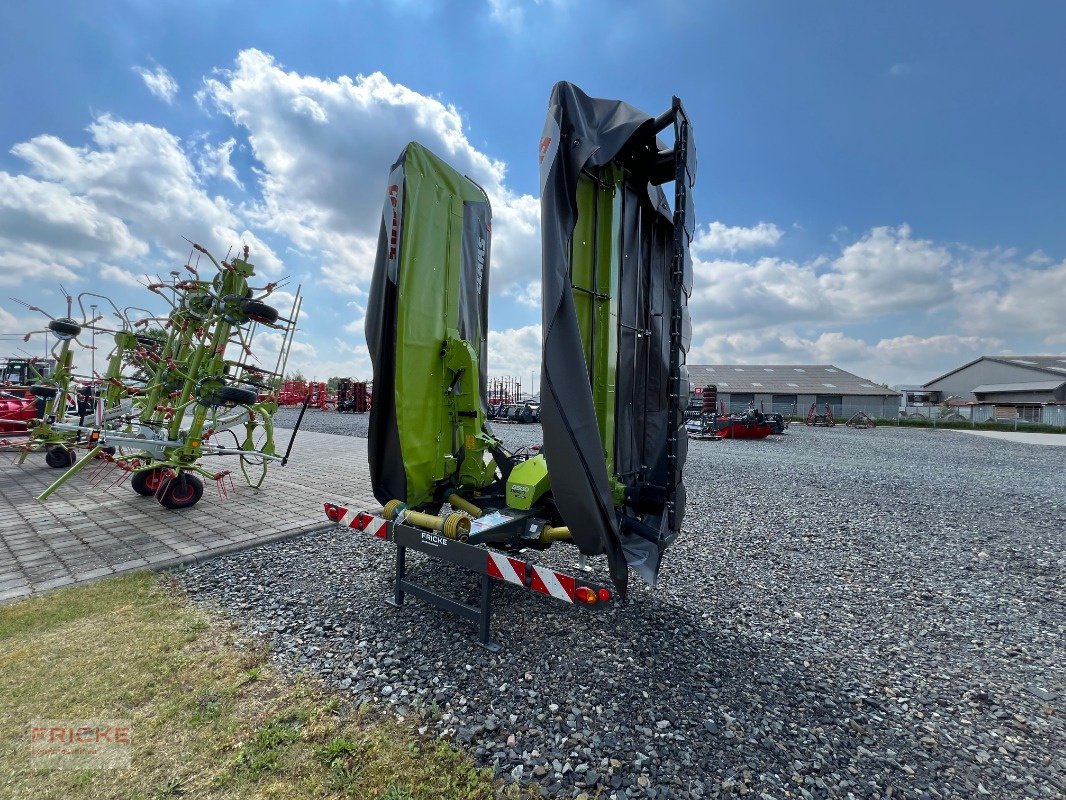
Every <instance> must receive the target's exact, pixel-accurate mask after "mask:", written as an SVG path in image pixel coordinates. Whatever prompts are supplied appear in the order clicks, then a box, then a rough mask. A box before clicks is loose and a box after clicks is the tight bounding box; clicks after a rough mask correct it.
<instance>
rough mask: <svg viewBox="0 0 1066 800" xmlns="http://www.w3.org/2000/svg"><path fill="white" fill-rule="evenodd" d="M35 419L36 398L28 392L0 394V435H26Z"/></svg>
mask: <svg viewBox="0 0 1066 800" xmlns="http://www.w3.org/2000/svg"><path fill="white" fill-rule="evenodd" d="M36 417H37V398H36V397H34V396H33V395H32V394H31V393H30V392H20V391H14V392H0V433H28V431H29V427H30V423H31V422H33V420H34V419H36Z"/></svg>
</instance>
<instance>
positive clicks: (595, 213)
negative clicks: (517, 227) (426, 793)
mask: <svg viewBox="0 0 1066 800" xmlns="http://www.w3.org/2000/svg"><path fill="white" fill-rule="evenodd" d="M667 133H668V141H667V142H666V143H664V142H663V141H661V140H660V139H659V138H658V135H659V134H667ZM540 159H541V165H540V169H541V172H540V176H541V230H542V237H543V239H542V245H543V246H542V258H543V264H542V271H541V275H540V278H541V283H542V287H543V350H542V366H541V375H542V390H541V406H540V415H541V421H542V423H543V426H544V449H543V452H537V451H535V450H523V451H520V452H509V451H508V450H507V449H506V448H504V447H503V445H502V443H501V442H500V440H499V439H498V438H497V437H496V436H495V435H494V434H493V432H492V430H491V428H490V425H489V423H488V421H487V418H488V401H487V392H486V377H485V369H486V365H487V347H486V333H487V328H488V325H487V322H488V286H489V249H490V246H489V244H490V236H489V234H490V230H491V217H490V210H489V204H488V199H487V197H486V196H485V193H484V192H483V191H482V190H481V188H480V187H478V186H477V184H475V183H474V182H473V181H471V180H470V179H469V178H465V177H463V176H461V175H460V174H459V173H457V172H456V171H455V170H454V169H452V168H451V167H449V166H448V165H447V164H445V163H444V162H443V161H442V160H441V159H439V158H438V157H436V156H434V155H433V154H432V153H430V152H429V151H428V150H426V149H425V148H424V147H422V146H421V145H418V144H417V143H412V144H410V145H408V146H407V148H406V149H405V150H404V152H403V153H402V154H401V156H400V158H399V160H398V161H397V162H396V163H395V164H394V165H393V167H392V170H391V172H390V175H389V181H388V190H387V194H386V201H385V205H384V210H383V214H382V221H381V230H380V235H379V241H378V253H377V259H376V262H375V267H374V277H373V282H372V285H371V291H370V297H369V303H368V311H367V320H366V336H367V344H368V346H369V349H370V356H371V360H372V361H373V365H374V404H373V407H372V408H371V411H370V431H369V466H370V475H371V482H372V484H373V490H374V495H375V497H376V498H377V500H378V501H379V502H380V503H381V504H382V506H383V508H382V509H381V510H373V509H371V510H359V509H356V508H353V507H352V506H351V505H350V504H347V503H326V504H325V511H326V516H327V518H329V519H330V520H332V521H334V522H337V523H338V524H340V525H342V526H344V527H348V528H356V529H360V530H364V531H368V532H371V533H374V534H375V535H376V536H378V537H379V538H383V539H387V540H388V541H392V542H393V543H395V544H396V546H397V562H396V577H395V587H396V593H395V598H394V601H395V602H396V603H400V602H402V600H403V597H404V595H405V594H414V595H415V596H417V597H419V598H421V599H423V600H425V601H427V602H430V603H432V604H434V605H437V606H440V607H441V608H445V609H447V610H449V611H452V612H453V613H456V614H458V615H460V616H462V617H465V618H468V619H472V620H475V621H478V622H479V624H480V626H481V643H482V644H483V645H485V646H493V645H492V643H491V641H490V639H489V636H488V618H489V614H490V602H491V591H490V581H492V580H496V581H502V582H506V583H513V584H515V585H519V586H523V587H525V588H529V589H533V590H535V591H538V592H540V593H542V594H545V595H549V596H552V597H555V598H556V599H559V600H562V601H564V602H569V603H572V604H576V605H585V606H595V605H600V606H602V605H603V604H605V603H608V602H610V601H612V600H614V599H616V597H617V599H621V600H622V601H624V600H625V598H626V592H627V586H628V575H629V571H630V569H632V570H633V571H635V572H637V574H639V575H640V576H641V577H643V578H644V579H645V580H646V581H647V582H648V583H650V584H652V585H654V583H655V581H656V579H657V576H658V571H659V564H660V561H661V558H662V555H663V553H664V552H665V550H666V549H667V547H668V546H669V545H670V544H671V543H672V542H673V541H674V539H675V538H676V537H677V535H678V533H679V532H680V530H681V525H682V521H683V518H684V510H685V489H684V483H683V481H682V470H683V467H684V462H685V456H686V452H687V442H688V437H687V435H686V432H685V429H684V417H683V411H684V406H685V404H686V403H687V399H688V379H687V372H686V369H685V366H684V365H685V354H686V352H687V350H688V346H689V341H690V337H691V329H690V324H689V319H688V311H687V300H688V296H689V294H690V293H691V291H692V263H691V259H690V256H689V244H690V242H691V239H692V234H693V229H692V226H693V220H694V217H693V213H692V205H691V196H690V190H691V187H692V185H693V183H694V176H695V166H696V163H695V148H694V144H693V139H692V132H691V128H690V126H689V122H688V117H687V115H686V114H685V110H684V108H683V106H682V104H681V102H680V101H679V100H678V99H677V98H674V99H673V101H672V103H671V106H670V108H669V109H667V111H665V112H664V113H663V114H660V115H659V116H657V117H652V116H649V115H647V114H644V113H642V112H640V111H638V110H636V109H634V108H632V107H631V106H628V105H626V104H625V103H621V102H618V101H612V100H599V99H595V98H590V97H588V96H587V95H585V94H584V93H583V92H581V90H579V89H577V87H575V86H573V85H571V84H568V83H560V84H557V85H556V86H555V88H554V90H553V92H552V95H551V100H550V102H549V110H548V118H547V121H546V124H545V128H544V133H543V135H542V137H541V141H540ZM667 184H672V196H671V197H670V198H669V199H668V198H667V195H666V194H665V192H664V191H663V189H662V187H663V186H664V185H667ZM533 277H534V276H530V278H531V279H532V278H533ZM445 504H447V505H448V507H449V508H447V509H446V508H445ZM559 543H565V545H566V546H573V547H576V548H577V551H578V553H579V554H580V560H581V561H582V562H583V559H584V558H585V557H586V556H598V555H605V556H606V558H607V563H608V568H609V571H610V576H611V581H612V583H613V584H614V586H613V588H612V587H607V586H603V585H598V584H591V583H589V582H588V581H587V580H585V579H583V578H580V577H574V576H572V575H568V574H566V573H561V572H555V571H554V570H550V569H547V568H546V567H542V566H539V565H537V564H536V563H534V562H533V561H527V560H525V558H524V557H522V556H521V555H520V554H521V553H523V552H525V551H528V550H538V549H539V550H543V549H546V548H548V547H552V546H555V545H556V544H559ZM409 548H414V549H417V550H421V551H423V552H426V553H429V554H431V555H433V556H435V557H437V558H439V559H442V560H446V561H451V562H452V563H456V564H459V565H460V566H463V567H465V568H467V569H469V570H471V571H474V572H477V573H479V574H481V575H482V581H483V582H482V598H481V602H480V604H478V605H473V606H470V605H467V604H463V603H457V601H455V600H453V599H450V598H447V597H443V596H441V595H438V594H436V593H435V592H431V591H429V590H427V589H425V588H424V587H421V586H418V585H416V584H414V583H412V582H411V581H410V580H409V579H408V578H407V576H406V566H405V560H404V559H405V551H406V550H407V549H409Z"/></svg>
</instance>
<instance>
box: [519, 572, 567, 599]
mask: <svg viewBox="0 0 1066 800" xmlns="http://www.w3.org/2000/svg"><path fill="white" fill-rule="evenodd" d="M530 588H531V589H533V590H534V591H537V592H540V593H541V594H547V595H551V596H552V597H554V598H555V599H556V600H563V601H565V602H567V603H572V602H574V590H575V589H576V588H577V582H576V581H575V580H574V579H573V578H571V577H570V576H569V575H564V574H563V573H561V572H556V571H555V570H551V569H548V568H547V567H533V583H532V585H531V586H530Z"/></svg>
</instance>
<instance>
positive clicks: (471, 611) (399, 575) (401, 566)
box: [385, 544, 503, 653]
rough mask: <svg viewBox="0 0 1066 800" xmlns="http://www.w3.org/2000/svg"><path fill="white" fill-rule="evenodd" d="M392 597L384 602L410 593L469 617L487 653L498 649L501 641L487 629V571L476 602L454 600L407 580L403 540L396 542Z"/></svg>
mask: <svg viewBox="0 0 1066 800" xmlns="http://www.w3.org/2000/svg"><path fill="white" fill-rule="evenodd" d="M393 591H394V594H393V597H392V598H391V599H389V600H386V601H385V602H386V603H388V604H389V605H390V606H393V607H394V608H400V607H401V606H402V605H403V600H404V596H405V595H408V594H410V595H413V596H415V597H417V598H418V599H419V600H421V601H422V602H423V603H428V604H429V605H431V606H433V607H434V608H439V609H441V610H442V611H447V612H448V613H449V614H454V615H455V616H457V617H459V618H460V619H466V620H470V621H471V622H475V623H477V626H478V644H479V645H481V646H482V647H484V648H485V649H486V650H488V651H489V652H490V653H498V652H500V650H502V649H503V645H501V644H500V643H499V642H497V641H494V640H493V639H492V634H491V631H490V627H491V623H492V578H490V577H489V576H488V574H486V573H482V575H481V601H480V603H478V605H471V604H469V603H463V602H460V601H458V600H454V599H452V598H451V597H445V596H444V595H441V594H437V593H436V592H434V591H431V590H429V589H427V588H426V587H424V586H419V585H418V584H417V583H414V582H413V581H410V580H408V578H407V547H406V546H404V545H402V544H397V545H396V571H395V573H394V581H393Z"/></svg>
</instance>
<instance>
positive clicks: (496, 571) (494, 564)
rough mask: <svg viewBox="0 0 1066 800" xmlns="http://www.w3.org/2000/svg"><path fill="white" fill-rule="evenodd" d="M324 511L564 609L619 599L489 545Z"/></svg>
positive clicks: (363, 514)
mask: <svg viewBox="0 0 1066 800" xmlns="http://www.w3.org/2000/svg"><path fill="white" fill-rule="evenodd" d="M324 508H325V511H326V518H327V519H329V521H330V522H335V523H337V525H339V526H340V527H342V528H351V529H354V530H359V531H364V532H365V533H370V534H373V535H374V536H376V537H377V538H379V539H384V540H386V541H389V542H393V543H394V544H397V545H400V546H402V547H411V548H413V549H415V550H420V551H422V552H424V553H428V554H429V555H431V556H433V557H435V558H440V559H441V560H444V561H450V562H451V563H453V564H458V565H459V566H461V567H465V568H466V569H468V570H470V571H472V572H477V573H480V574H482V575H488V576H489V577H490V578H495V579H496V580H498V581H502V582H504V583H510V584H512V585H514V586H521V587H522V588H525V589H531V590H532V591H534V592H539V593H540V594H543V595H547V596H548V597H554V598H555V599H556V600H561V601H562V602H564V603H571V604H576V605H584V606H596V605H599V604H601V603H603V604H606V603H609V602H611V601H612V600H613V599H614V593H613V592H612V591H611V589H609V588H608V587H606V586H602V585H598V584H591V583H589V582H587V581H585V580H584V579H580V580H579V579H578V578H575V577H574V576H573V575H567V574H566V573H564V572H556V571H555V570H553V569H550V568H549V567H545V566H541V565H538V564H535V563H533V562H532V561H526V560H524V559H522V558H516V557H515V556H513V555H508V554H506V553H501V552H499V551H498V550H490V549H489V548H487V547H485V546H483V545H479V544H468V543H466V542H460V541H456V540H454V539H448V538H447V537H445V536H443V535H442V534H441V533H440V532H439V531H427V530H422V529H421V528H415V527H413V526H410V525H405V524H403V523H398V522H390V521H389V520H386V519H385V518H383V517H380V516H378V515H377V514H372V513H369V512H367V511H353V510H350V509H348V508H346V507H345V506H339V505H335V504H332V503H325V504H324Z"/></svg>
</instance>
